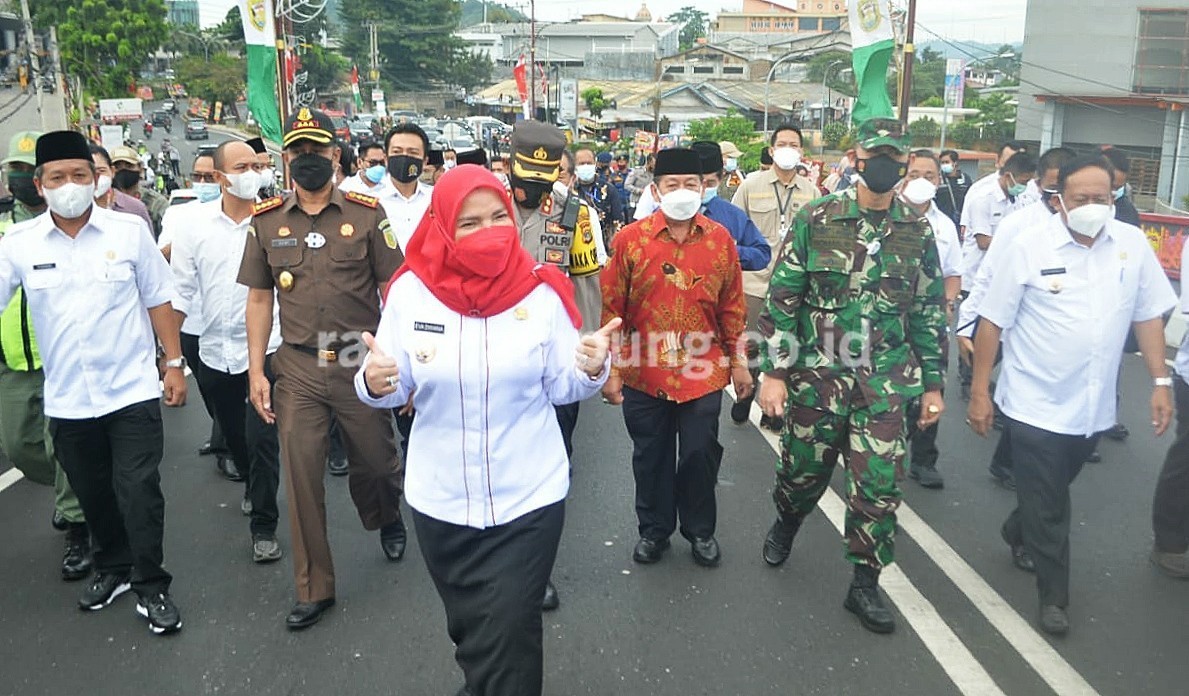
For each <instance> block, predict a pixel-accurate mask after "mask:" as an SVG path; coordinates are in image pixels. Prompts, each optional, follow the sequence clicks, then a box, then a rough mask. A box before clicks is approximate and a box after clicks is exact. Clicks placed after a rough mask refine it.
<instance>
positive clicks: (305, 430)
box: [239, 108, 405, 629]
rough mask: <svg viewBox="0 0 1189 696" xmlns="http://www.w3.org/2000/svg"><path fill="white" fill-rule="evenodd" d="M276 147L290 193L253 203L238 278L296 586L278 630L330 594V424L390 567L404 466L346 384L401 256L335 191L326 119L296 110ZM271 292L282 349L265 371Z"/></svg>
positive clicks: (380, 214)
mask: <svg viewBox="0 0 1189 696" xmlns="http://www.w3.org/2000/svg"><path fill="white" fill-rule="evenodd" d="M282 145H283V147H284V157H285V160H286V162H288V164H289V173H290V175H291V176H292V178H293V184H294V192H293V195H291V196H288V197H287V198H281V197H274V198H269V199H267V200H263V201H261V202H259V203H257V204H256V206H255V209H254V211H253V213H254V216H253V220H252V227H251V228H250V230H249V231H250V234H249V236H248V240H247V245H246V248H245V250H244V258H243V264H242V265H241V267H240V272H239V282H240V283H242V284H244V285H247V286H248V287H249V288H250V290H249V293H248V308H247V330H248V354H249V366H248V373H249V395H250V398H251V401H252V405H253V406H255V408H256V410H257V411H258V412H259V413H260V415H261V417H262V418H263V419H264V420H265V421H266V422H269V423H271V422H274V420H275V422H276V423H277V431H278V435H279V440H280V445H281V464H282V467H283V468H284V471H285V487H286V494H287V497H288V500H289V524H290V529H291V535H292V545H293V566H294V574H295V578H294V580H295V583H294V584H295V585H296V590H297V604H296V606H294V607H293V611H292V612H291V613H290V614H289V616H288V618H287V619H286V625H287V626H288V627H289V628H291V629H299V628H305V627H307V626H310V625H313V624H314V623H316V622H317V621H318V620H319V619H320V618H321V616H322V613H323V612H324V611H326V609H328V608H329V607H331V606H332V605H333V604H334V598H335V594H334V566H333V563H332V561H331V557H330V545H329V543H328V542H327V538H326V506H325V490H324V489H323V483H322V481H323V470H324V468H325V463H326V454H327V447H328V445H327V439H328V438H327V431H328V429H329V427H330V420H331V418H332V417H334V418H336V419H337V421H338V424H339V428H340V430H341V432H342V435H343V440H344V442H345V444H346V446H347V454H348V461H349V462H350V469H349V480H348V481H349V487H350V490H351V498H352V499H353V500H354V502H355V507H356V509H357V510H358V512H359V519H360V520H361V521H362V522H363V526H364V528H365V529H369V530H373V529H379V530H380V545H381V547H382V548H383V550H384V554H385V555H386V556H387V557H388V558H389V559H390V560H393V561H396V560H400V558H401V557H402V556H403V555H404V551H405V527H404V523H403V522H402V521H401V517H400V509H399V504H400V496H401V491H402V486H403V467H402V464H401V460H400V457H399V455H398V453H397V449H396V442H395V440H394V437H393V432H392V417H391V413H390V412H388V411H382V410H375V409H372V408H369V407H368V406H366V405H364V404H363V403H361V402H360V401H359V399H357V398H356V396H355V388H354V386H353V384H352V378H353V377H354V375H355V370H356V368H358V367H359V364H360V361H361V360H362V359H363V357H364V355H365V354H366V353H367V348H366V347H365V346H364V344H363V343H362V341H361V340H360V335H361V333H362V332H364V331H370V332H374V331H375V330H376V326H377V325H378V324H379V322H380V294H379V293H380V290H381V288H382V287H383V286H384V284H385V283H387V282H388V279H389V278H390V277H391V276H392V274H393V272H394V271H395V270H396V269H397V267H398V266H400V264H401V262H402V261H403V260H404V259H403V256H402V255H401V253H400V251H399V250H398V247H397V243H396V236H395V235H394V234H393V232H392V230H391V228H390V226H389V224H388V218H387V216H386V215H385V214H384V210H383V208H381V207H380V204H379V201H378V200H377V199H375V198H373V197H371V196H367V195H363V194H356V193H343V192H342V191H340V190H338V188H336V187H335V185H334V182H333V180H332V176H333V173H334V163H335V161H337V160H338V158H339V152H338V147H336V146H335V144H334V124H333V123H332V122H331V120H330V118H329V117H327V116H326V114H323V113H322V112H320V111H315V110H312V109H306V108H303V109H301V110H299V111H298V112H297V113H296V115H294V117H293V118H292V119H291V120H290V122H289V123H288V128H287V129H286V133H285V138H284V141H283V143H282ZM274 292H275V293H276V296H277V298H278V301H279V302H280V321H281V338H282V340H283V341H284V343H283V344H282V346H281V348H280V349H279V350H278V351H277V352H276V354H275V355H274V356H273V358H272V361H271V362H270V363H269V364H267V365H266V361H265V350H266V347H267V343H268V335H269V331H270V329H271V326H272V303H273V295H274ZM269 368H271V370H272V371H273V372H275V374H276V383H275V392H273V391H272V388H270V381H269V379H268V377H267V376H266V371H267V370H268V369H269ZM274 396H275V399H274Z"/></svg>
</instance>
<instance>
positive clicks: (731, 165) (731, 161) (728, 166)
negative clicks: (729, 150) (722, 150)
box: [722, 157, 739, 172]
mask: <svg viewBox="0 0 1189 696" xmlns="http://www.w3.org/2000/svg"><path fill="white" fill-rule="evenodd" d="M722 168H723V169H725V170H727V171H728V172H733V171H735V170H736V169H738V168H739V160H737V159H735V158H734V157H728V158H727V161H726V162H723V165H722Z"/></svg>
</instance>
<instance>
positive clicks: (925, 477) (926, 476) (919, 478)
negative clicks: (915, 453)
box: [908, 465, 945, 490]
mask: <svg viewBox="0 0 1189 696" xmlns="http://www.w3.org/2000/svg"><path fill="white" fill-rule="evenodd" d="M908 478H910V479H912V480H914V481H916V482H917V483H919V484H921V488H931V489H934V490H938V489H941V488H945V479H943V478H942V477H941V474H939V473H937V468H936V467H932V466H923V465H922V466H909V467H908Z"/></svg>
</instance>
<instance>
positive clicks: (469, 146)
mask: <svg viewBox="0 0 1189 696" xmlns="http://www.w3.org/2000/svg"><path fill="white" fill-rule="evenodd" d="M478 147H479V146H478V145H476V144H475V139H474V138H470V137H467V136H463V137H461V138H454V139H452V140H451V141H450V149H452V150H454V151H455V152H462V151H464V150H474V149H476V148H478Z"/></svg>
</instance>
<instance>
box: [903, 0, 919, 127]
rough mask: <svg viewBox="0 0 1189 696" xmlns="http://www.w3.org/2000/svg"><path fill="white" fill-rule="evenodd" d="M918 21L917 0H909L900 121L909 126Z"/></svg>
mask: <svg viewBox="0 0 1189 696" xmlns="http://www.w3.org/2000/svg"><path fill="white" fill-rule="evenodd" d="M916 23H917V0H908V19H907V22H906V25H905V31H904V68H903V70H902V71H901V73H900V75H901V85H900V122H901V123H903V124H904V126H905V128H907V127H908V105H909V104H910V103H911V102H912V65H913V63H915V62H916V47H915V46H913V45H912V42H913V34H914V29H916Z"/></svg>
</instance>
